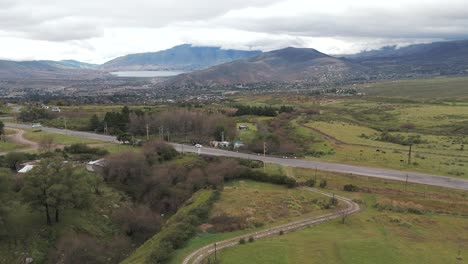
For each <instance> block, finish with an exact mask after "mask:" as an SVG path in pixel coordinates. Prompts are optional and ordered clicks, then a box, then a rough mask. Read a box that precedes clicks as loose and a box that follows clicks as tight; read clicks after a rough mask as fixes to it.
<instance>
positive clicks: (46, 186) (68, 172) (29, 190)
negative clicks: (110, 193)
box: [21, 158, 90, 225]
mask: <svg viewBox="0 0 468 264" xmlns="http://www.w3.org/2000/svg"><path fill="white" fill-rule="evenodd" d="M21 193H22V197H23V201H24V202H26V203H28V204H29V205H30V206H31V207H32V208H33V209H36V210H40V211H44V212H45V216H46V222H47V224H48V225H52V219H51V216H50V213H51V210H53V209H55V221H56V222H59V221H60V212H61V210H63V209H65V208H72V207H76V208H81V207H83V206H84V205H86V204H87V202H88V198H89V193H90V188H89V185H88V184H87V182H86V180H85V179H84V174H82V173H79V172H78V171H77V170H76V169H75V168H73V166H72V165H71V164H69V163H64V161H63V159H61V158H51V159H44V160H42V161H41V162H39V164H37V165H36V166H35V167H34V169H33V170H31V171H30V172H29V173H28V174H27V175H26V176H25V179H24V187H23V189H22V191H21Z"/></svg>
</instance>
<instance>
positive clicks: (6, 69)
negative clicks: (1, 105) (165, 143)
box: [0, 40, 468, 87]
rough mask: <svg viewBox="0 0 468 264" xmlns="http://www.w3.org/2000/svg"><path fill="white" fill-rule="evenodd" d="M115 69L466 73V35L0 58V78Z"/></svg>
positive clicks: (186, 80)
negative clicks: (346, 48) (353, 49)
mask: <svg viewBox="0 0 468 264" xmlns="http://www.w3.org/2000/svg"><path fill="white" fill-rule="evenodd" d="M115 70H184V71H190V72H188V73H185V74H180V75H177V76H174V77H170V78H167V79H165V80H164V81H162V82H158V83H161V84H162V85H164V86H174V87H179V86H183V87H189V86H216V85H233V84H255V83H269V82H284V83H303V84H306V85H312V86H313V85H322V84H330V85H331V84H345V83H355V82H362V81H367V80H382V79H401V78H417V77H421V76H423V77H424V76H434V75H460V74H467V73H468V41H467V40H463V41H446V42H434V43H429V44H416V45H410V46H407V47H401V48H398V47H395V46H389V47H384V48H382V49H378V50H371V51H364V52H361V53H358V54H354V55H348V56H341V57H334V56H330V55H327V54H324V53H321V52H319V51H317V50H314V49H310V48H292V47H289V48H285V49H280V50H274V51H270V52H261V51H241V50H225V49H221V48H219V47H197V46H192V45H189V44H184V45H179V46H176V47H174V48H171V49H168V50H163V51H159V52H150V53H140V54H130V55H126V56H123V57H119V58H116V59H114V60H111V61H109V62H106V63H104V64H102V65H93V64H86V63H82V62H78V61H72V60H65V61H23V62H15V61H0V78H2V79H21V78H23V79H24V78H39V79H40V78H43V79H47V78H60V79H72V78H88V79H89V78H95V77H99V76H109V75H107V73H108V72H109V71H115Z"/></svg>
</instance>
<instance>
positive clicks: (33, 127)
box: [31, 123, 42, 132]
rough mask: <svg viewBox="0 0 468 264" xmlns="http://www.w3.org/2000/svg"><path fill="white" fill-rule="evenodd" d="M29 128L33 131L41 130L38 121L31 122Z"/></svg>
mask: <svg viewBox="0 0 468 264" xmlns="http://www.w3.org/2000/svg"><path fill="white" fill-rule="evenodd" d="M31 128H32V131H34V132H36V131H42V125H41V124H39V123H34V124H32V126H31Z"/></svg>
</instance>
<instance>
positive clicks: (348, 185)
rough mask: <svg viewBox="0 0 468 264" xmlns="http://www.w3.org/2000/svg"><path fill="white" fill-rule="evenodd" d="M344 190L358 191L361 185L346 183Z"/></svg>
mask: <svg viewBox="0 0 468 264" xmlns="http://www.w3.org/2000/svg"><path fill="white" fill-rule="evenodd" d="M343 190H344V191H347V192H357V191H359V187H357V186H355V185H352V184H346V185H345V186H343Z"/></svg>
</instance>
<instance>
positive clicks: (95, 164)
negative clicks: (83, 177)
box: [86, 159, 106, 172]
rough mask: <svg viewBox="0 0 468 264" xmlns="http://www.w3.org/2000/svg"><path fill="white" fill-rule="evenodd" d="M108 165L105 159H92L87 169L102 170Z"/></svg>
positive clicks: (91, 170)
mask: <svg viewBox="0 0 468 264" xmlns="http://www.w3.org/2000/svg"><path fill="white" fill-rule="evenodd" d="M105 165H106V160H105V159H99V160H94V161H90V162H88V163H87V164H86V170H87V171H90V172H102V170H103V169H104V166H105Z"/></svg>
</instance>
